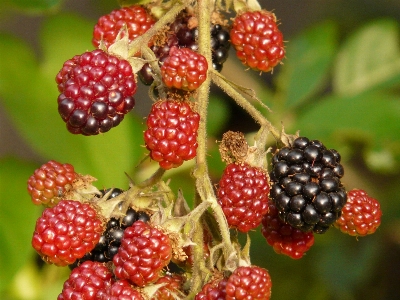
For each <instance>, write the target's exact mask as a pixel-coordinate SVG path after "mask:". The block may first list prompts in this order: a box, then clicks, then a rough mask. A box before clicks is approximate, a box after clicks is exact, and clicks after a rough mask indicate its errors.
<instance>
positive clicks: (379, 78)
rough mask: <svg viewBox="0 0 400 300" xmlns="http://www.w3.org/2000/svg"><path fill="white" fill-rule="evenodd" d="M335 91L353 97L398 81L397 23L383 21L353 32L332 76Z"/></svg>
mask: <svg viewBox="0 0 400 300" xmlns="http://www.w3.org/2000/svg"><path fill="white" fill-rule="evenodd" d="M333 75H334V77H333V85H334V90H335V92H337V93H339V94H346V95H354V94H356V93H361V92H363V91H365V90H368V89H371V88H374V87H376V86H381V85H382V84H385V83H392V82H396V83H398V80H400V51H399V39H398V23H397V22H395V21H394V20H389V19H384V20H378V21H375V22H371V23H370V24H367V25H365V26H364V27H362V28H361V29H359V30H358V31H357V32H355V33H354V34H353V35H352V36H351V37H350V38H349V39H348V40H347V42H346V43H345V44H344V46H343V47H342V48H341V50H340V52H339V54H338V57H337V61H336V63H335V68H334V73H333Z"/></svg>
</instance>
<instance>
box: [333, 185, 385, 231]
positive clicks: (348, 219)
mask: <svg viewBox="0 0 400 300" xmlns="http://www.w3.org/2000/svg"><path fill="white" fill-rule="evenodd" d="M347 199H348V200H347V203H346V205H345V206H344V207H343V209H342V215H341V216H340V218H339V219H338V220H337V221H336V223H335V226H336V227H337V228H339V229H340V230H341V231H342V232H344V233H347V234H349V235H352V236H365V235H368V234H373V233H374V232H375V231H376V230H377V229H378V227H379V225H380V224H381V216H382V210H381V207H380V204H379V202H378V200H376V199H374V198H372V197H370V196H368V194H367V193H366V192H365V191H364V190H359V189H354V190H351V191H349V192H348V193H347Z"/></svg>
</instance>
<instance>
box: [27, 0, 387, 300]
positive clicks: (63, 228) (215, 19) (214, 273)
mask: <svg viewBox="0 0 400 300" xmlns="http://www.w3.org/2000/svg"><path fill="white" fill-rule="evenodd" d="M119 3H120V6H121V8H116V9H115V10H114V11H112V12H110V13H109V14H108V15H105V16H102V17H100V18H99V20H98V22H97V24H93V36H92V37H91V38H89V37H88V39H89V41H91V42H92V44H93V46H94V47H95V49H92V50H86V51H85V52H83V53H76V54H75V56H73V57H71V58H69V59H67V60H66V61H65V63H64V64H63V65H61V66H59V67H60V69H59V70H58V73H54V74H53V76H54V78H55V83H54V84H55V85H56V86H57V88H58V92H59V95H58V98H56V99H54V103H57V105H56V106H57V107H58V113H57V111H55V107H56V106H54V107H53V108H54V109H53V110H54V111H53V114H55V115H57V114H58V115H59V116H57V117H61V120H62V121H63V122H64V123H65V125H64V128H63V130H64V131H67V132H68V134H69V135H70V136H80V137H79V138H83V139H93V138H95V137H93V136H97V135H100V136H104V137H106V136H107V135H109V134H110V135H111V134H112V133H113V132H115V131H118V130H119V128H120V127H122V126H124V125H123V124H125V122H127V123H128V125H126V126H128V127H129V126H131V127H134V126H135V125H136V123H134V122H132V121H131V120H130V119H129V113H130V112H132V111H134V110H135V105H140V102H141V101H137V99H135V97H136V93H137V91H138V90H139V89H147V90H148V95H149V99H150V101H152V103H151V109H150V112H149V114H148V115H147V117H146V120H145V121H144V123H145V126H144V128H143V127H141V129H143V132H140V130H139V131H138V130H136V128H134V129H132V132H131V133H133V134H136V135H138V134H140V135H141V138H143V141H144V145H141V147H140V148H138V149H140V150H141V153H139V151H136V150H135V155H138V156H139V157H136V158H134V159H129V158H126V159H127V160H128V161H129V162H132V161H135V162H136V163H137V164H138V167H137V168H136V169H135V171H137V172H140V171H141V170H143V169H144V168H143V166H145V168H146V170H151V172H149V171H146V172H145V175H143V174H142V175H141V176H136V175H135V174H132V175H131V172H130V173H129V174H127V177H126V180H127V181H128V182H129V187H128V188H123V189H121V188H120V187H115V186H114V184H113V183H111V184H108V185H107V186H106V187H103V188H98V187H96V186H95V182H96V179H95V177H96V174H87V175H86V174H85V175H82V174H80V173H79V172H80V170H79V167H78V166H75V165H74V166H72V165H73V162H72V161H59V162H58V161H55V160H50V161H48V162H47V163H45V164H43V165H42V166H41V167H40V168H38V169H36V170H35V171H34V173H33V174H32V175H31V176H30V177H29V178H27V187H28V193H29V195H30V196H31V200H32V202H33V204H35V205H39V206H42V207H43V211H42V214H41V216H40V217H39V218H38V219H37V221H36V225H35V227H34V228H33V231H34V232H33V236H32V246H33V248H34V249H35V250H36V252H37V254H39V256H40V257H41V258H42V260H43V261H45V262H46V263H48V264H54V265H56V266H59V267H66V266H68V267H69V269H71V273H70V275H69V277H68V279H67V280H66V281H65V283H64V285H63V289H62V290H61V291H59V295H58V298H57V299H59V300H62V299H64V300H67V299H81V298H82V299H83V298H84V299H121V300H122V299H144V300H146V299H171V300H172V299H195V300H203V299H208V300H212V299H215V300H217V299H229V300H234V299H237V300H239V299H255V300H256V299H260V300H267V299H270V298H271V291H272V295H274V292H273V290H274V288H273V286H274V276H273V274H270V273H269V271H268V270H267V269H266V268H264V267H260V266H258V265H256V264H255V263H253V259H252V258H253V254H252V252H251V248H252V243H251V239H252V238H251V237H250V233H252V236H254V235H255V234H258V236H259V237H261V238H262V239H264V240H265V243H266V244H268V245H270V246H271V247H272V248H273V250H274V251H275V252H276V253H277V254H283V255H286V256H287V257H290V258H292V259H301V258H302V257H303V256H304V255H305V254H306V252H308V251H309V250H310V249H311V248H312V247H313V245H314V244H316V243H317V242H318V239H317V238H316V235H320V234H325V233H326V232H327V231H328V230H335V228H337V229H340V231H341V232H342V233H347V234H349V235H351V236H356V237H357V238H358V237H361V236H366V235H368V234H372V233H375V231H376V230H377V228H378V227H379V226H380V223H381V216H382V211H381V207H380V204H379V202H378V201H377V200H376V199H374V198H372V197H370V196H368V195H367V192H365V191H364V190H361V189H353V188H352V187H346V186H345V183H344V182H343V177H344V175H345V167H344V165H345V164H344V163H343V159H342V155H341V154H340V153H339V151H337V150H335V149H332V148H330V147H328V146H327V145H328V144H327V143H324V142H321V141H320V140H319V138H318V139H312V138H309V137H306V136H304V135H301V134H300V132H302V128H295V129H294V130H293V132H292V133H289V132H287V129H286V127H284V125H285V124H284V122H283V125H282V124H280V125H279V126H276V125H275V123H279V122H276V120H270V117H269V116H270V115H272V114H273V113H272V112H271V111H270V109H269V108H268V107H267V106H266V105H265V104H264V103H263V102H262V101H261V100H260V98H259V97H258V95H257V93H256V92H255V91H254V90H253V89H252V87H249V86H242V85H240V84H238V83H236V82H234V80H232V79H230V78H228V77H226V76H225V75H223V74H222V73H221V70H222V69H223V65H224V63H225V62H226V61H227V60H228V52H229V49H230V47H232V49H231V50H232V51H231V53H235V54H236V55H235V56H236V57H233V56H232V55H231V57H229V59H230V60H235V59H236V60H238V61H240V62H241V64H242V71H243V76H245V75H244V74H245V72H255V73H260V72H272V71H273V70H274V68H276V67H278V65H279V64H282V65H281V66H279V67H280V68H281V69H284V68H285V65H284V62H285V54H286V45H285V43H286V42H285V39H284V37H283V35H282V33H281V31H280V30H279V28H278V23H279V22H278V18H277V16H275V14H274V13H273V12H271V11H268V10H266V9H264V8H262V7H261V6H260V4H259V3H258V2H257V0H248V1H243V0H230V1H225V2H222V1H215V2H214V1H203V0H199V1H174V0H172V1H151V0H144V1H143V0H142V1H119ZM51 55H55V54H51ZM283 72H284V71H283ZM46 76H50V75H49V74H47V75H46ZM139 82H140V83H139ZM342 84H343V83H342ZM343 86H344V84H343ZM214 88H218V89H219V91H220V92H222V93H224V94H225V95H226V96H227V97H229V98H230V99H232V100H233V101H234V102H235V103H236V104H237V105H238V107H240V108H241V109H242V110H243V111H244V112H245V113H246V114H248V115H249V116H250V117H251V118H252V119H253V120H254V121H255V123H256V124H257V127H258V131H257V132H256V133H255V134H254V135H252V139H250V138H249V136H246V135H245V134H244V133H243V132H240V131H232V130H229V129H228V130H227V131H226V132H224V133H223V135H222V138H221V140H220V141H211V140H210V138H209V137H210V136H212V135H210V133H209V131H210V127H209V122H210V114H211V115H212V113H211V111H210V106H212V105H214V104H213V103H212V101H216V100H218V99H216V98H215V97H214V96H213V93H215V90H214ZM300 98H301V97H300V96H299V99H300ZM56 101H57V102H56ZM298 101H300V100H298ZM212 116H214V117H215V115H212ZM50 138H51V137H50ZM69 138H70V137H69ZM323 139H324V137H323V136H321V140H323ZM117 140H118V138H117V139H116V138H112V139H111V141H117ZM250 141H251V142H250ZM116 143H118V142H116ZM210 143H213V146H210ZM72 145H73V143H72ZM118 146H119V144H116V145H111V149H112V151H110V152H109V153H107V154H105V156H107V157H102V158H101V159H104V160H106V164H112V161H113V157H118V156H119V149H118ZM214 146H216V147H214ZM213 147H214V148H218V151H214V152H213V153H211V152H210V148H211V149H212V148H213ZM71 151H73V150H72V149H71ZM216 152H219V156H218V158H217V159H218V160H219V162H218V163H219V164H220V165H222V166H223V172H222V173H220V174H218V176H217V177H216V175H215V174H214V173H213V174H212V172H210V170H209V164H208V157H209V156H214V159H215V156H216V155H217V153H216ZM124 154H125V151H124ZM78 155H79V154H78ZM70 157H73V155H72V154H71V156H70ZM143 157H144V158H143ZM97 159H99V156H97ZM124 159H125V158H124ZM118 165H121V164H119V163H118ZM188 168H189V169H190V175H191V176H192V178H193V180H192V181H191V183H192V186H189V185H188V184H186V182H185V184H184V185H180V184H179V183H176V182H173V181H174V180H176V179H174V178H172V180H166V179H165V176H166V174H168V172H179V169H181V170H183V171H185V172H188ZM177 170H178V171H177ZM135 171H134V172H132V173H135ZM124 172H125V170H120V173H122V174H123V173H124ZM137 178H140V181H138V180H137ZM188 182H190V181H188ZM103 184H104V183H103ZM106 184H107V183H106ZM172 186H179V190H178V191H175V189H174V188H173V187H172ZM346 188H347V189H348V190H350V189H352V190H351V191H349V192H347V191H346ZM193 190H194V192H192V191H193ZM191 193H193V200H192V199H191V200H190V201H188V199H187V195H188V194H191ZM307 255H313V254H307ZM266 266H268V262H267V263H266ZM83 283H84V284H83ZM272 297H273V296H272ZM300 297H301V296H300Z"/></svg>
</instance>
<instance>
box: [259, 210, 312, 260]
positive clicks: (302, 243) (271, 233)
mask: <svg viewBox="0 0 400 300" xmlns="http://www.w3.org/2000/svg"><path fill="white" fill-rule="evenodd" d="M261 233H262V235H263V236H264V238H265V239H266V241H267V243H268V244H269V245H271V246H272V248H273V249H274V251H275V252H276V253H278V254H284V255H287V256H289V257H291V258H293V259H299V258H302V257H303V255H304V253H305V252H307V251H308V250H309V249H310V248H311V246H312V245H314V233H313V232H312V231H311V232H303V231H301V230H300V229H298V228H294V227H292V226H290V225H289V224H286V223H284V222H283V221H282V220H281V219H280V218H279V217H278V210H277V209H276V207H275V205H274V204H272V203H270V204H269V209H268V213H267V214H266V215H264V217H263V220H262V227H261Z"/></svg>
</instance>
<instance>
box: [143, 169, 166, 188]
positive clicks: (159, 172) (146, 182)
mask: <svg viewBox="0 0 400 300" xmlns="http://www.w3.org/2000/svg"><path fill="white" fill-rule="evenodd" d="M164 173H165V169H163V168H158V169H157V171H156V172H154V174H153V175H151V176H150V177H149V178H147V179H146V180H144V181H142V182H141V183H139V184H138V185H137V187H138V188H146V187H150V186H153V185H155V184H156V183H157V182H159V181H160V180H161V178H162V177H163V175H164Z"/></svg>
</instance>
